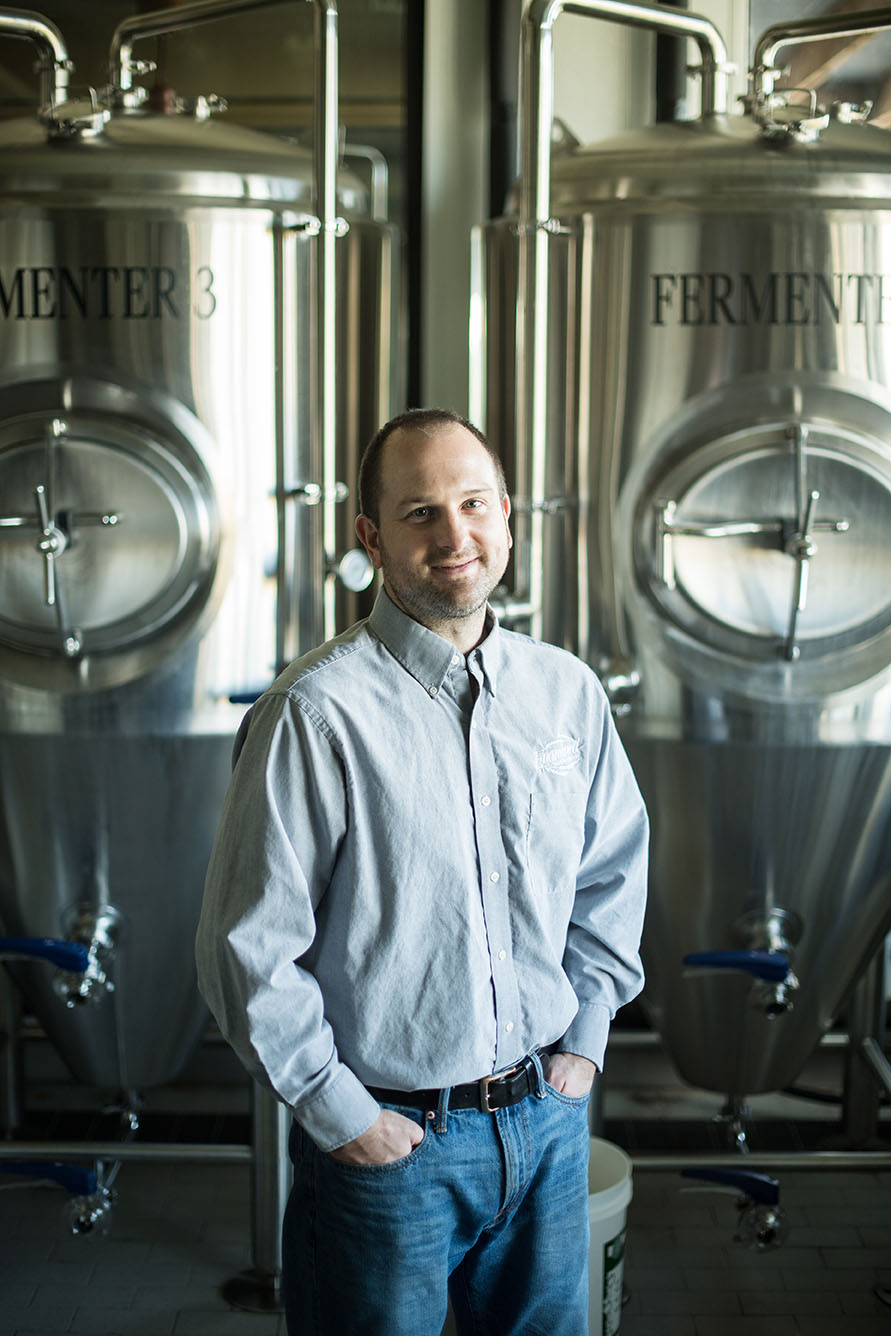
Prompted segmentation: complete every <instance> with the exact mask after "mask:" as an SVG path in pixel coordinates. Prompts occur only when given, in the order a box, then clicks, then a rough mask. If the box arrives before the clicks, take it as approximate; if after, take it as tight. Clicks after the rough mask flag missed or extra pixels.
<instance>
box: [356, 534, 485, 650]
mask: <svg viewBox="0 0 891 1336" xmlns="http://www.w3.org/2000/svg"><path fill="white" fill-rule="evenodd" d="M380 551H381V566H382V570H383V576H384V584H385V586H386V588H387V590H388V591H389V592H390V593H391V594H392V595H394V596H395V599H396V600H397V602H398V603H399V604H400V606H401V607H402V608H403V609H404V610H405V611H406V612H407V613H408V614H409V616H410V617H413V618H414V620H415V621H416V622H420V623H421V625H422V626H427V627H430V628H431V629H433V628H435V627H436V626H437V625H442V624H443V623H445V622H453V621H463V620H464V619H465V618H467V617H472V616H473V615H474V613H477V612H479V611H480V609H481V608H484V607H485V605H486V603H487V602H488V599H489V595H490V594H491V593H492V591H493V589H495V588H496V586H497V584H498V582H499V580H500V579H501V577H502V575H503V574H504V571H505V569H506V567H507V554H506V553H505V555H504V561H503V563H501V564H500V565H498V564H496V566H495V567H492V566H490V565H489V562H488V560H487V558H486V554H485V553H482V552H476V553H467V554H466V555H465V556H464V558H463V559H464V560H465V561H467V560H470V559H471V558H472V557H476V558H477V559H478V560H479V562H480V565H479V568H478V570H477V572H476V574H475V576H474V577H473V578H472V579H470V580H467V581H461V582H460V583H459V582H456V583H455V586H454V587H449V586H448V585H446V584H438V583H437V582H436V577H435V576H433V575H429V576H426V577H425V576H422V575H420V574H418V573H417V572H416V571H414V570H411V569H406V568H405V567H402V566H400V565H399V564H398V563H394V562H392V561H391V560H390V558H389V554H388V553H387V551H386V550H385V548H384V545H383V544H381V548H380ZM461 559H462V558H461V555H460V554H459V555H458V556H457V558H452V560H453V561H455V562H456V563H457V562H459V561H460V560H461Z"/></svg>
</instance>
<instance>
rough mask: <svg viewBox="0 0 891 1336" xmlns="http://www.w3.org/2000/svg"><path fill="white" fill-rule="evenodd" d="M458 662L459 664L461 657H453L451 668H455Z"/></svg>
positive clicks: (458, 655) (457, 655)
mask: <svg viewBox="0 0 891 1336" xmlns="http://www.w3.org/2000/svg"><path fill="white" fill-rule="evenodd" d="M460 662H461V655H460V654H456V655H455V657H454V658H453V659H452V667H453V668H457V667H458V664H459V663H460Z"/></svg>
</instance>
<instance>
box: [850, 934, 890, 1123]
mask: <svg viewBox="0 0 891 1336" xmlns="http://www.w3.org/2000/svg"><path fill="white" fill-rule="evenodd" d="M884 1028H885V948H884V944H883V946H882V948H881V949H880V950H879V951H878V952H877V953H876V955H875V957H874V958H873V960H872V961H871V962H870V964H869V965H868V966H867V967H866V969H865V970H864V971H863V974H862V975H861V976H860V979H859V980H858V982H857V984H856V985H855V987H854V989H853V991H852V993H851V999H850V1005H849V1010H848V1055H847V1059H846V1062H845V1084H844V1094H843V1104H842V1122H843V1125H844V1141H845V1145H847V1146H848V1147H850V1148H852V1149H853V1148H855V1147H860V1148H866V1149H868V1148H869V1147H870V1146H871V1145H872V1144H873V1143H874V1142H875V1141H876V1137H877V1135H878V1122H879V1099H880V1087H879V1082H878V1080H877V1078H876V1075H875V1072H874V1071H873V1069H872V1067H871V1066H870V1064H869V1062H868V1061H867V1059H866V1057H865V1055H864V1045H865V1044H866V1043H867V1042H868V1041H869V1040H873V1041H874V1040H875V1039H876V1038H877V1037H878V1038H879V1040H880V1041H881V1039H882V1038H883V1037H884Z"/></svg>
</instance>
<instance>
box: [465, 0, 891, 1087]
mask: <svg viewBox="0 0 891 1336" xmlns="http://www.w3.org/2000/svg"><path fill="white" fill-rule="evenodd" d="M540 9H541V7H535V6H532V7H529V8H528V9H527V40H529V36H530V33H531V31H532V28H531V26H530V24H531V17H532V16H533V14H537V13H538V12H539V11H540ZM538 77H539V76H538V75H536V78H538ZM534 83H535V79H533V80H527V89H526V95H527V99H529V100H528V101H527V103H524V105H525V106H526V116H525V119H526V130H525V135H524V140H525V149H524V156H523V162H524V164H525V172H526V173H527V179H525V180H524V182H523V183H522V190H521V192H520V196H519V198H520V200H521V201H522V202H521V204H520V217H519V220H515V219H514V218H513V217H508V218H505V219H500V220H495V221H493V222H492V223H490V224H488V225H487V226H486V228H485V229H484V230H483V231H482V233H481V235H480V237H479V238H478V250H477V272H478V275H479V279H478V286H477V290H476V293H475V300H476V302H477V303H478V306H479V308H480V310H481V312H482V315H481V320H480V327H481V329H482V331H483V341H482V356H483V363H482V366H481V369H480V372H479V375H478V377H477V383H478V384H479V385H480V386H482V387H484V391H485V398H484V399H483V398H482V397H481V398H480V401H479V402H477V403H475V404H472V406H471V409H472V412H473V413H474V414H477V415H478V416H480V417H481V418H482V420H483V421H484V422H485V425H486V427H487V429H488V430H489V431H490V433H491V434H492V435H493V437H494V439H496V440H497V441H499V442H500V444H501V445H502V447H503V449H504V453H505V455H506V464H507V472H508V476H509V479H510V480H511V486H517V485H522V483H523V480H524V479H529V478H530V477H534V478H535V479H536V480H537V481H536V483H535V486H536V488H537V490H536V492H535V494H534V496H533V498H532V499H533V500H535V501H537V502H539V503H540V502H541V501H543V500H545V499H547V498H549V497H556V496H562V497H563V498H565V504H564V505H562V507H561V508H560V509H554V510H548V509H547V508H545V507H544V506H541V505H539V508H538V512H537V513H538V515H539V516H540V520H541V535H540V537H539V538H538V539H537V540H536V544H532V543H530V547H532V548H533V549H534V551H535V552H536V553H537V559H538V562H539V569H538V579H539V582H540V588H541V590H542V597H543V602H542V605H541V608H540V610H539V616H538V624H537V625H538V627H540V629H541V631H542V633H543V634H544V635H545V636H546V637H547V638H548V639H551V640H554V641H556V642H557V643H560V644H563V645H565V646H566V647H567V648H569V649H572V650H575V651H576V652H577V653H579V654H581V655H582V656H583V657H585V658H586V659H587V660H588V661H589V662H590V663H591V664H592V665H593V666H594V667H595V668H596V669H597V670H598V671H599V672H600V673H601V675H602V677H603V680H604V682H605V683H606V685H607V689H608V691H609V693H610V696H611V699H612V700H613V702H614V708H615V709H616V713H617V715H619V716H620V727H621V730H622V733H623V736H624V738H625V741H626V745H627V747H628V750H629V754H630V756H631V759H632V762H633V764H634V766H635V769H636V771H637V774H638V778H639V780H640V783H641V786H642V789H643V791H644V795H645V798H646V800H647V803H648V807H649V810H650V814H651V818H652V823H653V857H652V864H651V884H650V897H651V900H650V909H649V913H648V918H647V924H646V928H645V933H644V954H645V963H646V966H647V974H648V984H647V989H646V993H645V999H646V1000H647V1004H648V1006H649V1009H650V1011H651V1013H652V1015H653V1016H654V1018H655V1020H656V1023H657V1024H658V1026H659V1027H660V1030H661V1032H662V1034H663V1037H664V1039H665V1043H666V1047H667V1048H668V1050H669V1051H670V1052H671V1055H672V1057H673V1059H674V1061H675V1063H676V1065H677V1066H678V1068H679V1070H680V1071H681V1073H682V1074H683V1075H684V1076H685V1077H686V1078H687V1079H688V1080H690V1081H691V1082H693V1083H694V1084H696V1085H700V1086H704V1087H706V1088H709V1089H715V1090H720V1091H722V1092H725V1093H727V1094H731V1095H742V1094H745V1093H755V1092H757V1091H763V1090H771V1089H775V1088H778V1087H781V1086H784V1085H786V1084H788V1083H790V1082H791V1081H792V1080H794V1078H795V1076H796V1075H797V1073H798V1071H799V1070H800V1068H801V1066H802V1065H803V1063H804V1061H805V1059H806V1058H807V1056H808V1055H809V1053H810V1052H811V1050H812V1049H813V1048H814V1047H815V1046H816V1044H817V1043H818V1041H819V1038H820V1035H821V1034H822V1033H823V1032H824V1030H825V1029H826V1028H827V1027H828V1026H829V1025H830V1023H831V1022H832V1021H833V1019H834V1018H835V1017H836V1016H837V1015H838V1014H839V1012H840V1011H841V1009H842V1008H843V1007H844V1004H845V1001H846V997H847V994H848V992H849V990H850V988H851V987H852V985H853V983H854V981H855V980H856V978H857V976H858V973H859V971H860V970H861V969H862V967H863V965H864V964H865V962H866V961H867V960H868V959H869V957H870V954H871V953H872V951H873V950H874V949H875V948H876V946H877V945H878V943H879V941H880V940H881V938H882V936H883V935H884V934H885V932H886V931H887V930H888V928H889V926H891V895H889V888H891V667H889V665H891V541H889V534H891V447H889V441H891V342H889V330H891V308H889V306H888V297H889V296H891V263H889V258H888V257H889V254H891V175H889V161H891V158H889V150H888V145H889V139H888V136H887V134H886V133H885V132H883V131H878V130H875V129H873V128H871V127H869V126H868V125H860V124H843V123H840V122H838V121H833V122H831V123H829V124H828V125H827V126H826V128H825V129H822V130H819V131H817V130H814V131H813V133H810V134H809V136H804V135H802V134H799V133H798V132H796V133H795V134H792V133H784V134H783V135H781V136H779V137H778V136H777V134H776V133H775V132H774V130H773V129H771V128H770V127H767V126H765V125H764V124H761V123H759V121H757V120H756V119H754V118H753V117H751V116H746V117H744V118H738V119H736V120H729V119H725V118H723V117H721V116H714V115H704V116H702V117H700V118H699V119H698V120H695V121H690V122H683V123H674V124H661V125H657V126H653V127H650V128H648V129H645V130H643V131H639V132H635V133H631V134H627V135H623V136H621V137H620V138H617V139H615V140H611V141H608V142H606V143H604V144H601V145H594V146H591V147H582V146H573V145H571V144H567V145H564V146H563V147H562V148H561V149H560V150H559V151H555V152H554V154H553V155H552V159H551V162H550V179H547V178H545V179H544V180H542V175H541V173H542V163H543V161H544V162H547V157H546V152H547V151H546V150H544V151H543V152H542V154H539V153H538V152H537V148H538V147H540V146H543V145H544V143H545V142H546V141H547V132H548V131H549V129H550V119H549V118H550V89H549V85H548V86H547V87H546V88H545V90H544V91H541V90H539V91H538V92H536V91H535V89H534ZM530 174H531V179H530ZM530 224H531V225H532V226H534V238H533V239H530ZM518 234H519V235H518ZM530 294H531V295H532V306H533V308H535V307H537V308H538V309H537V314H534V319H533V317H532V316H531V315H530V305H529V302H530ZM542 303H545V304H546V305H544V304H542ZM518 330H519V334H518V333H517V332H516V331H518ZM530 348H531V349H534V350H535V351H534V356H532V357H531V359H530V354H529V352H528V351H524V349H526V350H528V349H530ZM532 419H534V423H535V426H534V428H533V427H532V426H530V425H529V424H530V421H531V420H532ZM518 480H519V484H518ZM815 494H817V495H816V496H815ZM522 495H523V497H524V498H525V497H526V496H527V495H528V493H527V492H525V491H524V492H523V493H522ZM522 521H524V517H523V516H522V515H521V516H520V519H519V520H518V525H517V528H518V532H519V533H520V535H521V536H523V534H524V530H523V527H522ZM516 620H517V621H518V622H519V624H520V625H521V626H522V627H525V626H526V625H528V624H529V623H528V621H523V620H521V619H520V618H519V617H518V616H517V617H516ZM793 918H794V919H797V920H800V924H801V932H800V935H799V937H798V940H797V941H792V940H791V939H790V940H789V941H788V942H787V944H786V946H787V949H786V950H783V951H781V950H780V949H779V947H778V945H777V941H776V938H775V934H774V933H773V931H772V925H775V924H776V923H777V922H792V921H793ZM752 925H755V929H756V931H754V936H753V928H752ZM759 934H760V937H759ZM729 951H739V952H743V953H746V952H748V953H749V954H750V956H751V953H752V952H756V953H757V952H763V953H765V954H766V955H767V956H768V957H771V956H772V957H773V960H774V961H775V962H776V963H777V964H779V961H780V957H781V956H782V958H783V959H786V957H788V972H789V975H790V978H789V979H788V980H785V981H782V980H781V981H780V984H779V986H777V984H776V983H771V984H769V985H766V986H765V984H764V982H763V981H761V980H758V979H754V980H753V978H752V976H751V974H749V973H747V972H739V973H729V972H728V971H727V970H726V969H724V968H722V969H721V970H720V971H718V970H717V969H715V970H714V971H712V972H710V973H705V972H703V971H702V970H701V969H696V970H693V969H688V967H687V966H685V964H684V957H685V956H687V955H689V954H691V953H697V954H699V953H703V952H711V953H723V954H724V959H725V963H726V953H727V952H729ZM791 976H794V981H796V982H797V983H798V985H799V987H798V989H797V991H796V989H795V987H794V983H793V981H792V977H791Z"/></svg>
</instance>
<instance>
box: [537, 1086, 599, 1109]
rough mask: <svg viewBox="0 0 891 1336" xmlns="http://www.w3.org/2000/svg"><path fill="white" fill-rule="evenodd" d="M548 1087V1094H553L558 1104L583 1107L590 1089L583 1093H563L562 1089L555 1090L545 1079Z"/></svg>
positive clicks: (589, 1096)
mask: <svg viewBox="0 0 891 1336" xmlns="http://www.w3.org/2000/svg"><path fill="white" fill-rule="evenodd" d="M545 1085H546V1086H547V1088H548V1094H549V1095H553V1097H554V1099H555V1100H557V1102H558V1103H559V1104H568V1105H569V1106H570V1108H576V1109H584V1108H585V1107H586V1105H587V1103H588V1101H589V1100H590V1098H591V1091H590V1090H589V1091H588V1092H587V1094H584V1095H564V1094H563V1092H562V1090H556V1089H555V1088H554V1086H552V1085H551V1084H550V1082H549V1081H545Z"/></svg>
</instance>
